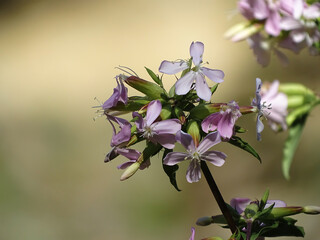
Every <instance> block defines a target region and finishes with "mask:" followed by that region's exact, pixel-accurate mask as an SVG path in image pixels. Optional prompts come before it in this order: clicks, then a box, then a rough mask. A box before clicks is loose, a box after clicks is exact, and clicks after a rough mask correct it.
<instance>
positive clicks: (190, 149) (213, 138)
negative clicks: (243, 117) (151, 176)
mask: <svg viewBox="0 0 320 240" xmlns="http://www.w3.org/2000/svg"><path fill="white" fill-rule="evenodd" d="M176 139H177V142H179V143H181V144H182V145H183V146H184V147H185V148H186V150H187V152H186V153H182V152H170V153H168V154H167V156H166V157H165V158H164V159H163V164H165V165H169V166H173V165H176V164H178V163H179V162H182V161H184V160H191V162H190V165H189V167H188V170H187V175H186V177H187V181H188V182H189V183H192V182H198V181H199V180H200V178H201V166H200V161H208V162H210V163H212V164H213V165H215V166H218V167H220V166H222V165H223V164H224V162H225V158H226V157H227V156H226V155H225V154H224V153H222V152H219V151H208V150H209V149H210V148H211V147H213V146H214V145H216V144H218V143H220V142H221V139H220V136H219V134H218V133H217V132H213V133H209V134H208V135H207V136H206V137H205V138H204V139H203V140H202V141H201V142H200V144H199V146H197V147H196V146H195V144H194V141H193V139H192V137H191V136H190V135H189V134H187V133H185V132H183V131H179V132H177V134H176Z"/></svg>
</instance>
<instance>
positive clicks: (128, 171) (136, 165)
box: [120, 161, 141, 181]
mask: <svg viewBox="0 0 320 240" xmlns="http://www.w3.org/2000/svg"><path fill="white" fill-rule="evenodd" d="M140 164H141V163H140V162H138V161H137V162H135V163H133V164H132V165H130V166H129V167H128V168H127V169H126V170H125V171H124V173H123V174H122V175H121V177H120V181H124V180H126V179H128V178H129V177H131V176H132V175H133V174H135V173H136V171H138V169H139V167H140Z"/></svg>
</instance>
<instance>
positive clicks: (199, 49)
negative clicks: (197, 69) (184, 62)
mask: <svg viewBox="0 0 320 240" xmlns="http://www.w3.org/2000/svg"><path fill="white" fill-rule="evenodd" d="M203 51H204V44H203V43H202V42H192V43H191V46H190V56H191V57H192V61H193V63H194V65H196V66H198V65H199V64H200V63H201V62H202V55H203Z"/></svg>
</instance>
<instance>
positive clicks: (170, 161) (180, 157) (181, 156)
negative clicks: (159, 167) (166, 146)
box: [163, 152, 189, 166]
mask: <svg viewBox="0 0 320 240" xmlns="http://www.w3.org/2000/svg"><path fill="white" fill-rule="evenodd" d="M188 156H189V155H188V154H187V153H182V152H170V153H168V154H167V156H166V157H165V158H164V159H163V164H165V165H168V166H173V165H176V164H177V163H179V162H182V161H184V160H186V158H187V157H188Z"/></svg>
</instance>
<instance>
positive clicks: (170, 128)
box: [151, 119, 181, 134]
mask: <svg viewBox="0 0 320 240" xmlns="http://www.w3.org/2000/svg"><path fill="white" fill-rule="evenodd" d="M151 128H152V130H153V131H154V132H155V133H156V134H166V133H167V134H176V133H177V132H178V131H179V130H181V124H180V121H179V120H178V119H167V120H163V121H160V122H155V123H153V124H152V126H151Z"/></svg>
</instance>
